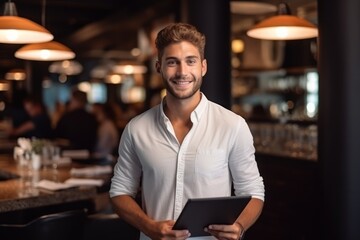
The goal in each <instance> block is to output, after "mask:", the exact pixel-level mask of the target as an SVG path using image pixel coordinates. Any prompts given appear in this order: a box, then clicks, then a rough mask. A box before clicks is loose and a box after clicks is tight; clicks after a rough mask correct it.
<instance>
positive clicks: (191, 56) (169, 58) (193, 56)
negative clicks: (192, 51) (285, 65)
mask: <svg viewBox="0 0 360 240" xmlns="http://www.w3.org/2000/svg"><path fill="white" fill-rule="evenodd" d="M191 58H197V59H200V57H198V56H195V55H190V56H187V57H185V59H191ZM177 59H179V58H177V57H167V58H165V60H177Z"/></svg>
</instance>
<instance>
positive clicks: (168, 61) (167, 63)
mask: <svg viewBox="0 0 360 240" xmlns="http://www.w3.org/2000/svg"><path fill="white" fill-rule="evenodd" d="M166 65H167V66H168V67H174V66H176V61H175V60H174V59H169V60H167V61H166Z"/></svg>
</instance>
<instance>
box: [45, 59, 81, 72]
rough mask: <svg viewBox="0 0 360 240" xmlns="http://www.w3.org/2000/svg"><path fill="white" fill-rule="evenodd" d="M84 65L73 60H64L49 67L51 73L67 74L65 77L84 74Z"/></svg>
mask: <svg viewBox="0 0 360 240" xmlns="http://www.w3.org/2000/svg"><path fill="white" fill-rule="evenodd" d="M82 70H83V67H82V65H81V64H80V63H79V62H77V61H73V60H64V61H61V62H54V63H52V64H51V65H50V66H49V72H51V73H58V74H65V75H68V76H70V75H78V74H80V73H81V72H82Z"/></svg>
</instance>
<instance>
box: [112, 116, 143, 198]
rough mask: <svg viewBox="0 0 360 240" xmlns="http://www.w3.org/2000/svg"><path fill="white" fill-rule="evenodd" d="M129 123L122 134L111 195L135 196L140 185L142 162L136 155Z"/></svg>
mask: <svg viewBox="0 0 360 240" xmlns="http://www.w3.org/2000/svg"><path fill="white" fill-rule="evenodd" d="M130 132H131V124H130V123H129V124H128V125H127V126H126V127H125V129H124V132H123V134H122V137H121V140H120V144H119V157H118V160H117V163H116V164H115V167H114V176H113V177H112V179H111V187H110V197H115V196H118V195H130V196H132V197H135V196H136V194H137V192H138V190H139V185H140V177H141V164H140V162H139V160H138V157H137V155H136V151H135V148H134V144H133V141H132V138H131V134H130Z"/></svg>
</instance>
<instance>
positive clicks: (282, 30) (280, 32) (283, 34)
mask: <svg viewBox="0 0 360 240" xmlns="http://www.w3.org/2000/svg"><path fill="white" fill-rule="evenodd" d="M275 32H276V36H277V37H278V38H280V39H285V38H287V37H288V36H289V31H288V29H287V28H286V27H277V28H276V29H275Z"/></svg>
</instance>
